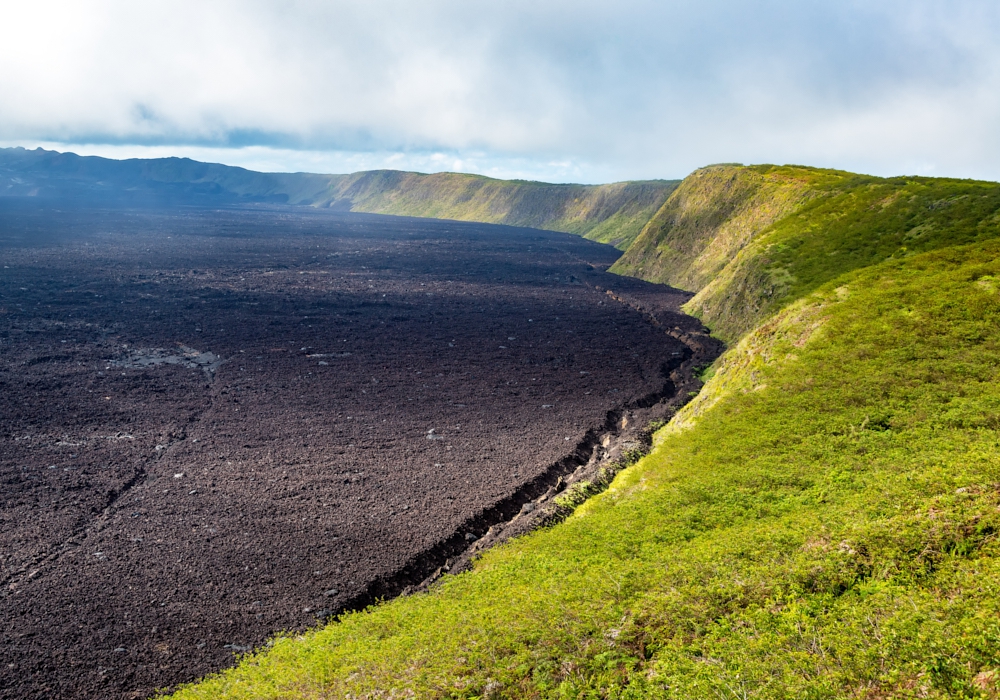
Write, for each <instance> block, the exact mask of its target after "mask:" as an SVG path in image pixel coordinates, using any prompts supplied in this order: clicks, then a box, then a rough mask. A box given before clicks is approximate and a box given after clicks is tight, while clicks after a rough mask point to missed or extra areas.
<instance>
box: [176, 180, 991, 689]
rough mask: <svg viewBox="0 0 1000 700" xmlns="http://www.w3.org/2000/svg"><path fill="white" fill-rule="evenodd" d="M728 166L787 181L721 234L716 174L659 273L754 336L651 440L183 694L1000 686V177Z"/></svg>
mask: <svg viewBox="0 0 1000 700" xmlns="http://www.w3.org/2000/svg"><path fill="white" fill-rule="evenodd" d="M730 175H731V176H733V177H734V178H735V179H736V180H740V178H742V177H744V176H748V177H750V178H751V179H753V178H758V177H761V178H763V179H764V180H765V185H766V186H770V184H769V182H773V178H776V177H781V178H786V177H787V178H788V179H789V180H791V182H792V184H791V185H788V187H790V188H791V189H793V190H795V191H789V190H788V189H784V188H785V185H783V184H779V185H776V186H775V188H774V189H775V192H774V198H775V201H773V202H771V203H769V200H768V196H766V195H761V196H759V197H758V198H757V199H756V200H753V197H750V200H753V201H752V203H751V204H749V205H748V207H750V208H751V209H754V210H755V211H756V212H758V214H753V213H752V212H751V213H747V212H746V211H745V210H744V211H742V213H744V214H747V216H744V217H743V218H742V221H744V222H749V223H746V227H747V228H748V229H749V230H745V231H743V232H742V233H738V232H737V233H733V235H732V236H727V237H725V240H718V241H716V238H717V234H718V232H719V229H720V228H721V224H724V223H725V222H731V221H733V219H734V212H736V215H737V216H739V215H740V213H741V212H740V206H739V204H737V206H733V207H730V206H729V204H732V203H731V202H730V203H729V204H726V191H732V190H733V188H732V187H730V188H728V189H727V187H725V186H723V187H722V188H721V190H718V191H711V192H707V193H706V195H708V196H707V197H706V199H704V200H703V203H702V204H701V205H699V206H703V209H702V211H701V215H702V216H704V217H705V219H702V221H705V220H708V221H709V222H710V223H709V224H704V225H702V224H700V223H698V222H694V223H695V224H697V225H693V226H692V227H691V228H692V229H693V231H694V233H693V234H692V235H691V236H690V238H688V239H687V240H688V241H694V243H691V244H690V245H689V246H688V247H687V248H684V247H683V246H682V245H681V244H680V243H679V242H678V243H677V245H676V246H674V250H675V251H676V252H675V253H670V254H669V255H670V256H672V257H671V260H673V262H670V263H669V264H665V265H662V266H661V267H660V268H659V269H661V270H664V271H665V272H664V273H663V274H664V275H665V276H667V277H668V278H669V277H670V276H672V275H688V276H689V279H691V280H695V279H696V278H697V279H698V285H699V286H701V289H702V295H700V297H701V298H700V300H699V299H697V298H696V300H695V301H696V302H698V303H700V304H703V305H702V306H700V307H699V306H697V304H695V306H696V308H697V309H699V310H700V311H702V313H703V315H704V317H705V318H706V319H708V320H709V322H710V323H715V324H717V325H718V327H720V328H722V329H724V332H725V333H726V335H727V336H728V337H729V338H730V339H731V340H734V341H736V342H735V344H734V345H733V347H732V348H731V349H730V350H729V351H728V352H727V353H726V354H725V355H724V356H723V357H722V358H720V360H719V361H718V362H717V363H716V365H715V367H714V368H713V369H714V375H713V376H712V377H711V378H710V379H709V381H708V382H707V384H706V386H705V388H704V389H703V391H702V393H701V394H700V395H699V397H698V398H697V399H696V400H695V401H694V402H692V403H691V404H689V405H688V407H686V408H685V409H684V410H682V411H681V412H680V413H679V414H678V415H677V417H675V419H674V420H673V421H672V422H671V423H670V424H668V425H667V426H666V427H665V428H664V429H662V430H661V431H660V432H659V433H658V434H657V436H656V447H655V448H654V451H653V452H652V453H651V454H650V455H649V456H647V457H646V458H644V459H643V460H642V461H640V462H639V463H638V464H637V465H636V466H634V467H632V468H630V469H628V470H626V471H624V472H622V473H621V474H620V475H619V476H618V478H617V479H616V480H615V481H614V483H613V484H612V486H611V488H610V489H609V490H608V491H606V492H605V493H604V494H602V495H600V496H597V497H595V498H592V499H591V500H589V501H588V502H586V503H585V504H584V505H583V506H581V507H580V508H578V509H577V511H576V513H575V514H574V515H572V516H571V517H570V518H569V519H568V520H566V521H565V522H563V523H562V524H560V525H557V526H555V527H552V528H549V529H546V530H542V531H538V532H535V533H533V534H531V535H529V536H526V537H523V538H521V539H518V540H515V541H513V542H511V543H509V544H507V545H505V546H502V547H499V548H496V549H493V550H491V551H488V552H486V553H485V554H484V555H483V556H482V557H481V559H480V560H479V561H478V563H477V565H476V566H475V568H474V570H473V571H471V572H469V573H466V574H462V575H458V576H453V577H446V580H445V582H443V583H442V584H440V585H437V586H436V587H434V588H432V589H431V590H430V591H429V592H427V593H422V594H417V595H412V596H409V597H405V598H401V599H397V600H394V601H392V602H389V603H387V604H383V605H380V606H376V607H373V608H370V609H369V610H367V611H365V612H360V613H352V614H348V615H345V616H343V617H342V618H341V619H340V620H339V621H337V622H334V623H332V624H330V625H328V626H327V627H325V628H322V629H318V630H316V631H313V632H310V633H308V634H305V635H300V636H288V637H282V638H278V639H276V640H274V641H273V642H272V643H271V645H270V647H269V648H267V649H264V650H261V651H260V652H259V653H256V654H253V655H248V656H246V657H245V658H244V659H243V661H242V663H241V664H240V665H239V667H238V668H236V669H234V670H231V671H229V672H225V673H222V674H220V675H218V676H216V677H213V678H209V679H207V680H205V681H204V682H202V683H201V684H198V685H193V686H190V687H187V688H184V689H182V690H181V691H179V692H178V693H177V694H176V695H175V696H174V697H175V698H177V699H178V700H180V699H184V700H189V699H192V698H317V697H345V698H346V697H353V698H362V697H366V698H402V697H420V698H532V697H534V698H570V697H573V698H575V697H588V698H621V699H624V698H645V697H652V698H713V699H714V698H747V697H754V698H788V697H809V698H834V697H837V698H841V697H857V698H889V697H926V698H944V697H967V698H976V697H978V698H996V697H997V696H998V692H1000V543H998V541H997V536H998V532H1000V433H998V429H1000V381H998V379H1000V377H998V367H1000V240H998V238H1000V236H998V234H1000V199H998V196H1000V186H998V185H995V184H990V183H975V182H958V181H947V180H926V179H919V180H917V179H914V180H877V179H875V178H859V177H856V176H851V175H848V174H846V173H830V172H825V171H815V170H809V169H803V168H799V169H769V168H747V169H739V168H734V169H732V172H731V173H730ZM695 177H699V175H698V174H696V176H695ZM768 178H772V180H771V181H768ZM796 180H798V181H799V182H800V183H801V181H803V180H804V181H805V183H804V184H795V181H796ZM831 183H832V184H831ZM838 183H839V184H838ZM736 184H739V183H736ZM691 186H692V183H691V182H686V183H685V185H683V186H682V187H681V188H680V189H679V190H678V193H681V192H684V191H690V189H691ZM685 188H688V189H687V190H686V189H685ZM797 188H798V189H797ZM824 188H826V189H824ZM748 189H753V187H750V188H748ZM759 191H760V188H758V192H759ZM713 197H714V198H715V199H714V200H713ZM712 201H716V202H721V205H722V206H723V209H726V207H729V208H728V209H726V210H725V211H716V210H714V209H713V207H714V205H712V204H711V202H712ZM741 201H742V202H744V203H745V202H747V201H748V200H747V199H743V200H741ZM674 204H676V202H675V203H674ZM668 205H670V203H669V202H668V204H667V205H665V207H666V206H668ZM778 210H780V211H778ZM768 211H771V212H772V214H773V215H772V214H769V213H768ZM775 211H776V212H777V213H773V212H775ZM680 218H682V219H683V216H681V217H680ZM768 219H769V220H768ZM711 222H714V223H711ZM674 225H675V224H670V225H668V226H667V228H668V229H670V228H671V226H674ZM740 226H742V224H741V225H740ZM740 226H734V227H733V229H732V230H733V231H735V230H736V229H739V228H740ZM648 231H649V229H647V232H646V233H648ZM644 235H646V234H644ZM699 237H700V238H699ZM640 241H642V239H641V238H640ZM699 241H700V242H699ZM706 241H707V243H706ZM713 242H714V243H715V244H716V245H718V246H719V251H718V253H717V257H718V259H717V260H715V261H712V260H710V258H712V257H713V256H714V255H716V253H715V252H709V253H707V254H705V255H703V253H704V252H705V251H706V250H708V249H709V248H710V246H711V245H712V244H713ZM668 244H669V241H668ZM656 248H657V246H656V245H653V246H651V247H650V248H649V250H655V249H656ZM685 256H686V258H685ZM682 258H685V259H686V260H689V261H693V260H695V259H699V258H700V259H701V260H702V262H703V263H704V264H703V265H702V268H701V270H702V271H692V270H690V269H689V268H686V267H685V264H684V263H682V262H677V261H678V260H681V259H682ZM626 265H630V266H632V267H631V268H625V266H626ZM643 265H652V263H651V262H650V261H649V260H646V259H642V258H639V257H631V258H630V259H629V260H626V261H625V263H624V264H623V266H622V267H623V268H625V269H631V270H638V271H640V272H643V271H648V270H650V269H652V268H650V267H643ZM692 265H693V263H692ZM779 271H784V272H780V273H779ZM699 275H702V276H701V277H700V278H699ZM713 285H728V287H725V286H723V287H720V288H728V289H730V290H731V291H730V296H726V295H725V294H722V293H721V292H719V296H711V295H706V290H712V289H713ZM735 292H739V293H740V294H743V295H744V296H742V297H737V298H736V299H733V300H732V301H729V302H727V301H726V300H727V299H730V298H731V297H732V295H733V294H734V293H735ZM713 299H714V300H717V301H718V305H717V306H713V305H711V304H709V303H708V301H707V300H713ZM740 299H744V300H750V299H757V300H759V303H758V304H757V305H756V306H755V305H753V304H750V303H749V302H746V303H745V305H744V306H743V307H742V308H743V310H744V313H745V315H741V307H740V306H739V305H738V304H740V303H744V302H741V301H740ZM727 303H728V304H729V305H728V306H727V305H726V304H727Z"/></svg>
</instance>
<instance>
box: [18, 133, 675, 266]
mask: <svg viewBox="0 0 1000 700" xmlns="http://www.w3.org/2000/svg"><path fill="white" fill-rule="evenodd" d="M678 184H679V183H678V181H671V180H648V181H635V182H619V183H614V184H608V185H572V184H569V185H556V184H548V183H543V182H529V181H524V180H496V179H493V178H488V177H483V176H480V175H468V174H463V173H436V174H432V175H425V174H421V173H413V172H402V171H398V170H372V171H365V172H359V173H353V174H349V175H317V174H311V173H260V172H255V171H253V170H247V169H245V168H238V167H233V166H228V165H219V164H215V163H202V162H199V161H195V160H191V159H189V158H154V159H129V160H113V159H109V158H100V157H97V156H78V155H76V154H74V153H59V152H56V151H46V150H43V149H40V148H39V149H35V150H25V149H23V148H5V149H0V196H19V197H27V196H33V197H58V198H70V199H77V200H86V201H94V202H107V203H134V204H158V203H162V204H210V203H220V204H221V203H237V202H274V203H285V204H295V205H306V206H313V207H318V208H332V209H337V210H341V211H358V212H367V213H372V214H393V215H399V216H419V217H434V218H442V219H458V220H462V221H481V222H484V223H495V224H507V225H511V226H528V227H532V228H542V229H548V230H553V231H565V232H567V233H575V234H577V235H580V236H583V237H585V238H589V239H591V240H596V241H600V242H602V243H611V244H612V245H615V246H617V247H618V248H620V249H622V250H624V249H626V248H627V247H628V246H629V244H631V242H632V241H633V240H635V238H636V236H638V234H639V232H640V231H641V230H642V228H643V227H644V226H645V225H646V223H647V222H648V221H649V220H650V219H651V218H652V217H653V215H654V214H655V213H656V212H657V210H659V209H660V207H661V206H662V205H663V203H664V202H665V201H666V199H667V197H668V196H669V195H670V193H671V192H672V191H673V190H674V189H675V188H676V187H677V185H678Z"/></svg>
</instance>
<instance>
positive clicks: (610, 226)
mask: <svg viewBox="0 0 1000 700" xmlns="http://www.w3.org/2000/svg"><path fill="white" fill-rule="evenodd" d="M676 186H677V183H676V182H674V181H669V180H650V181H636V182H618V183H613V184H610V185H553V184H548V183H544V182H528V181H524V180H496V179H493V178H489V177H483V176H480V175H468V174H464V173H436V174H432V175H424V174H421V173H408V172H401V171H398V170H372V171H367V172H361V173H354V174H353V175H336V176H333V178H332V179H331V184H330V189H329V191H328V192H327V193H326V194H325V195H324V197H323V198H322V199H317V200H316V203H317V204H318V205H320V206H331V207H334V208H342V209H350V210H351V211H359V212H370V213H376V214H393V215H396V216H429V217H434V218H438V219H459V220H462V221H480V222H484V223H492V224H506V225H508V226H529V227H532V228H542V229H549V230H553V231H565V232H566V233H575V234H578V235H580V236H583V237H585V238H589V239H591V240H594V241H600V242H601V243H610V244H612V245H615V246H618V247H619V248H621V249H622V250H624V249H625V248H627V247H628V246H629V244H631V243H632V241H633V240H635V237H636V236H637V235H639V231H640V230H642V227H643V226H645V225H646V222H648V221H649V220H650V218H651V217H652V216H653V214H655V213H656V211H657V210H658V209H659V208H660V206H661V205H662V204H663V203H664V201H665V200H666V199H667V196H668V195H669V194H670V193H671V192H672V191H673V189H674V188H675V187H676Z"/></svg>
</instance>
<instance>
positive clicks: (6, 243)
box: [0, 201, 699, 699]
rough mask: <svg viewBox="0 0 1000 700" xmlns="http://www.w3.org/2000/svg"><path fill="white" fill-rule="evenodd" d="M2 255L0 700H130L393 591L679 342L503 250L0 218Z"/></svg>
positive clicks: (616, 287) (606, 278)
mask: <svg viewBox="0 0 1000 700" xmlns="http://www.w3.org/2000/svg"><path fill="white" fill-rule="evenodd" d="M46 206H50V207H51V206H52V205H51V203H50V204H48V205H46ZM0 252H2V261H3V263H2V264H3V267H2V269H0V619H2V620H3V625H2V627H0V696H2V697H4V698H22V699H23V698H94V697H104V698H125V697H144V696H147V695H149V694H151V693H152V692H153V691H154V689H156V688H158V687H165V686H170V685H173V684H177V683H180V682H184V681H190V680H193V679H195V678H197V677H198V676H200V675H203V674H205V673H207V672H210V671H213V670H217V669H219V668H222V667H225V666H227V665H229V664H231V663H233V660H234V658H235V656H234V653H240V652H242V651H244V650H246V649H247V648H249V646H256V645H259V644H261V643H263V642H264V641H265V640H266V639H267V637H268V636H269V635H270V634H272V633H274V632H276V631H279V630H286V629H296V628H304V627H307V626H309V625H313V624H316V619H317V618H319V619H323V618H325V617H326V616H328V615H330V614H333V613H335V612H336V610H332V608H334V607H335V606H344V605H345V604H349V603H350V601H352V600H361V598H359V596H361V597H363V596H364V595H366V591H367V592H370V591H373V590H383V589H380V588H377V587H376V588H373V587H372V586H373V582H377V581H382V582H387V583H385V585H386V586H387V588H385V590H390V591H397V592H398V590H402V586H403V585H404V584H405V583H406V581H407V580H408V579H406V577H407V576H409V577H410V578H412V579H413V582H414V583H417V582H419V581H420V580H422V579H423V578H425V577H426V576H428V575H429V574H431V573H432V572H433V571H434V570H435V568H437V567H441V566H446V562H445V560H444V559H440V560H435V559H434V557H433V556H432V554H433V553H434V552H439V553H441V556H447V557H451V556H452V554H451V553H450V552H451V550H447V549H441V543H443V542H451V541H454V542H457V543H461V545H462V546H466V545H468V544H469V543H470V542H472V541H473V539H466V533H471V532H478V533H480V534H483V533H485V532H486V530H487V528H488V527H489V525H490V524H491V523H488V522H483V518H484V517H486V515H484V514H490V513H494V514H498V513H501V511H502V510H503V509H497V508H495V506H496V505H497V504H500V503H510V504H511V506H510V507H511V508H512V509H513V512H512V513H511V516H513V514H516V512H517V511H518V510H519V509H520V507H521V505H522V503H520V502H517V501H516V498H515V496H516V495H517V494H518V493H521V490H522V489H523V488H524V485H525V484H532V483H534V484H541V486H538V488H542V489H543V490H544V489H545V488H548V486H546V485H544V483H543V482H542V481H540V479H542V478H543V477H544V476H545V475H546V474H548V473H549V470H550V469H551V468H552V466H553V465H555V464H557V463H560V460H564V459H565V458H566V457H567V455H571V454H573V453H574V452H575V451H578V445H580V444H583V442H582V441H584V439H585V436H587V435H588V434H589V433H588V431H590V430H591V429H593V428H595V427H596V426H600V425H603V424H604V422H605V420H606V417H607V415H608V412H609V411H613V410H616V409H617V408H618V407H621V406H623V405H626V404H628V403H629V402H633V401H636V400H639V399H640V398H641V397H653V399H652V400H656V397H659V396H664V395H667V394H669V393H670V390H671V388H672V387H671V386H670V385H669V382H668V379H667V376H668V374H667V373H668V371H669V369H670V368H672V367H673V366H676V364H677V362H678V360H677V358H678V357H679V356H682V355H683V356H686V355H685V353H687V354H690V353H689V351H688V349H687V347H686V346H685V345H684V344H683V343H682V342H680V341H679V340H677V339H675V338H674V337H671V336H670V335H668V334H667V333H665V332H664V330H665V329H671V331H672V332H673V333H674V335H678V336H683V333H684V332H687V331H694V330H697V328H698V327H699V324H697V323H696V322H695V321H693V320H692V319H689V318H687V317H684V316H682V315H680V314H678V313H677V308H678V306H679V304H680V303H682V302H683V301H684V300H685V299H686V298H687V295H685V294H683V293H681V292H677V291H675V290H671V289H669V288H665V287H656V286H653V285H647V284H644V283H641V282H636V281H633V280H621V279H619V278H615V277H614V276H612V275H608V274H606V273H604V272H602V271H601V270H603V269H605V268H606V267H607V266H608V265H610V264H611V263H612V262H613V261H614V259H615V258H616V257H617V255H618V253H617V251H615V250H614V249H612V248H610V247H606V246H601V245H598V244H594V243H590V242H588V241H585V240H582V239H579V238H576V237H574V236H570V235H565V234H559V233H551V232H544V231H536V230H530V229H514V228H504V227H497V226H487V225H477V224H460V223H455V222H442V221H433V220H415V219H402V218H400V219H395V218H389V217H374V216H363V215H345V214H333V213H329V212H310V211H303V210H291V209H279V208H275V209H257V210H246V209H243V210H240V209H234V210H218V211H213V210H199V209H189V210H176V211H172V212H161V211H141V210H135V211H120V210H107V211H99V210H90V209H66V208H64V209H63V210H61V211H60V210H57V209H46V208H44V207H41V206H38V205H33V204H31V203H19V202H17V201H7V202H4V203H3V204H0ZM608 290H611V292H612V293H613V294H614V295H615V296H614V297H613V296H612V295H611V294H609V293H608ZM657 324H659V325H657ZM428 438H430V439H428ZM505 499H506V500H505ZM512 499H513V500H512ZM491 508H493V509H494V510H491ZM504 512H506V511H504ZM491 517H492V516H491ZM473 537H475V536H473ZM436 547H437V549H435V548H436ZM429 553H430V554H429ZM317 572H319V573H317ZM390 584H391V585H390ZM380 585H381V584H380ZM393 586H395V588H393ZM324 591H325V593H324ZM338 609H339V608H338ZM313 610H316V611H317V612H312V611H313Z"/></svg>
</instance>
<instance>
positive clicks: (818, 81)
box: [0, 0, 1000, 183]
mask: <svg viewBox="0 0 1000 700" xmlns="http://www.w3.org/2000/svg"><path fill="white" fill-rule="evenodd" d="M0 17H2V19H3V21H2V23H0V26H2V27H3V39H2V41H0V96H2V97H0V145H3V146H13V145H20V146H25V147H31V148H34V147H37V146H42V147H45V148H51V149H55V150H61V151H67V150H68V151H73V152H76V153H81V154H92V155H104V156H108V157H114V158H126V157H160V156H171V155H177V156H187V157H192V158H196V159H199V160H207V161H212V162H221V163H227V164H231V165H240V166H243V167H248V168H252V169H256V170H266V171H286V172H287V171H308V172H324V173H341V172H353V171H357V170H367V169H374V168H395V169H403V170H418V171H422V172H438V171H458V172H475V173H481V174H485V175H491V176H494V177H504V178H511V177H516V178H525V179H534V180H544V181H550V182H588V183H596V182H611V181H618V180H626V179H651V178H670V179H672V178H680V177H683V176H685V175H686V174H688V173H689V172H691V171H692V170H694V169H696V168H698V167H700V166H703V165H708V164H711V163H720V162H739V163H798V164H806V165H816V166H823V167H833V168H840V169H844V170H851V171H855V172H863V173H870V174H875V175H904V174H906V175H934V176H951V177H963V178H966V177H971V178H980V179H988V180H1000V2H997V0H866V1H864V2H861V1H855V0H753V1H749V0H743V1H736V0H690V1H687V2H676V1H672V0H659V1H646V0H615V1H614V2H611V1H606V2H591V1H589V0H571V1H570V0H566V1H564V0H504V2H496V1H495V0H454V1H453V0H421V1H420V2H414V1H413V0H406V1H403V0H400V1H398V2H397V1H390V0H363V1H357V2H341V1H338V0H327V1H324V2H307V1H302V2H299V1H296V0H281V1H278V0H274V1H272V2H260V1H257V0H238V1H237V0H233V1H228V0H211V1H206V0H198V1H196V2H188V1H186V0H170V1H169V2H161V1H158V0H144V1H143V2H134V0H128V1H124V2H117V1H111V0H108V1H105V2H98V1H92V0H72V1H64V2H59V1H47V0H33V2H31V3H27V2H25V3H13V2H9V3H5V4H4V7H3V9H2V10H0Z"/></svg>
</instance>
